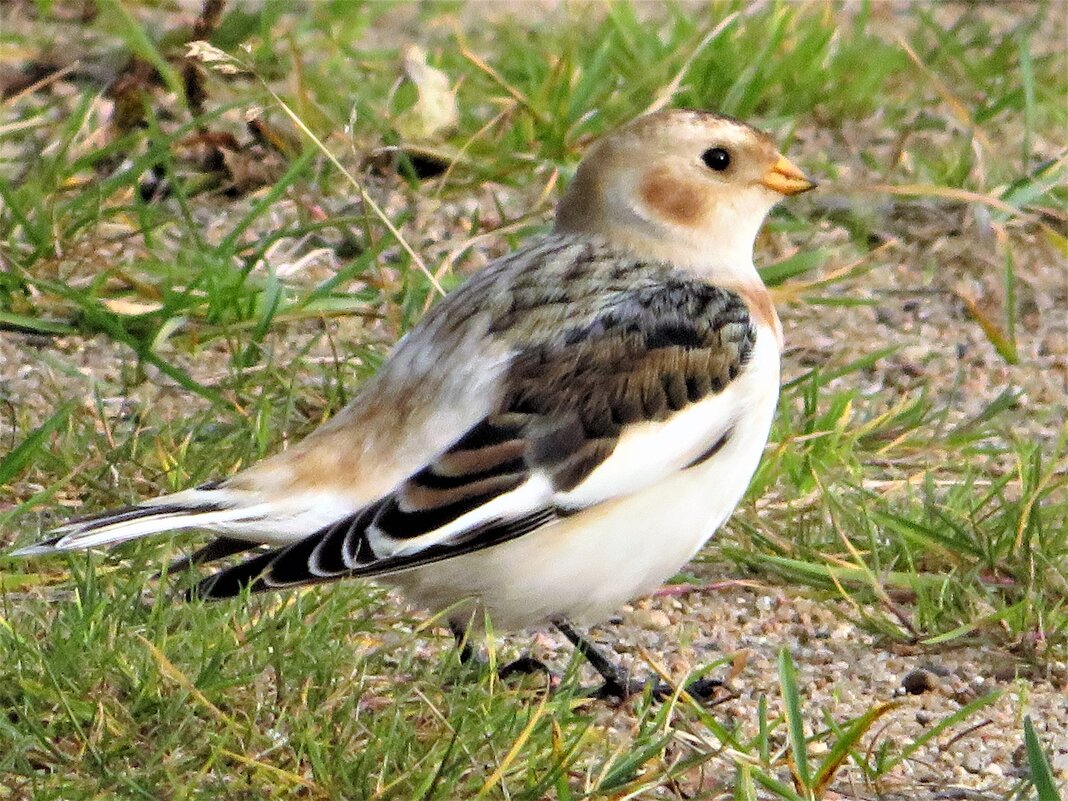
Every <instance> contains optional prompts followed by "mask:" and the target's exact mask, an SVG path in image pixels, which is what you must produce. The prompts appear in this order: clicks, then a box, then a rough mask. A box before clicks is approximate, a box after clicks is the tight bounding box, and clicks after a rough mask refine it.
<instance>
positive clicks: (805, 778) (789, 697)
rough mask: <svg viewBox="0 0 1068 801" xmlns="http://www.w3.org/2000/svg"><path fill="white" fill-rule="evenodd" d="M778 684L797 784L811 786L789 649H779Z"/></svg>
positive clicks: (798, 699)
mask: <svg viewBox="0 0 1068 801" xmlns="http://www.w3.org/2000/svg"><path fill="white" fill-rule="evenodd" d="M779 686H780V687H781V688H782V700H783V703H784V704H785V705H786V728H787V731H788V732H789V734H790V753H791V754H792V756H793V771H794V776H795V777H796V779H797V782H798V784H800V785H801V787H803V788H804V789H805V790H809V791H811V790H812V788H813V786H814V785H813V782H812V773H811V772H810V771H809V767H808V744H807V743H806V741H805V726H804V718H802V717H801V694H800V693H799V692H798V689H797V670H796V668H795V667H794V660H793V657H792V656H790V651H789V650H788V649H786V648H783V649H781V650H780V651H779Z"/></svg>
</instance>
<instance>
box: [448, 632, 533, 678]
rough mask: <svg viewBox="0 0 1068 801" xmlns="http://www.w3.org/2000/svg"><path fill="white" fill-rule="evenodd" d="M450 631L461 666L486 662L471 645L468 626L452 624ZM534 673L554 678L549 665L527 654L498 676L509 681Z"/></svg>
mask: <svg viewBox="0 0 1068 801" xmlns="http://www.w3.org/2000/svg"><path fill="white" fill-rule="evenodd" d="M449 630H450V631H451V632H452V636H453V638H454V639H455V640H456V647H457V649H458V650H459V652H460V664H461V665H468V664H471V663H476V664H483V663H484V661H485V660H484V659H482V658H481V655H480V654H479V653H478V651H477V650H476V649H475V648H474V646H472V645H471V641H470V635H469V632H468V629H467V627H466V626H462V625H460V624H459V623H454V622H450V623H449ZM532 673H545V674H546V675H548V676H549V677H550V678H552V675H553V672H552V671H551V670H550V669H549V666H548V665H546V664H545V663H544V662H542V661H541V660H540V659H537V658H535V657H533V656H531V655H530V654H527V655H526V656H521V657H519V658H518V659H516V660H514V661H512V662H509V663H508V664H507V665H505V666H504V667H502V668H500V669H499V670H498V671H497V676H498V677H500V678H502V679H507V678H510V677H512V676H527V675H530V674H532Z"/></svg>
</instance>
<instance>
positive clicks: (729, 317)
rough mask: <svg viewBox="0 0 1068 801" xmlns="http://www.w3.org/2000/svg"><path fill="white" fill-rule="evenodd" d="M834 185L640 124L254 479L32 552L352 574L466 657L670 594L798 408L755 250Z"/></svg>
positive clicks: (190, 492)
mask: <svg viewBox="0 0 1068 801" xmlns="http://www.w3.org/2000/svg"><path fill="white" fill-rule="evenodd" d="M815 185H816V184H815V182H814V181H813V180H812V179H810V178H809V177H807V176H806V175H805V173H804V172H802V171H801V170H800V169H799V168H798V167H797V166H795V165H794V164H793V163H792V162H791V161H789V160H788V159H787V158H786V157H785V156H784V155H782V153H781V152H780V151H779V149H778V148H777V147H776V145H775V142H774V140H773V139H772V138H771V137H770V136H769V135H768V134H766V133H764V132H762V131H760V130H758V129H757V128H754V127H752V126H751V125H749V124H747V123H744V122H742V121H739V120H736V119H734V118H731V117H728V116H725V115H721V114H717V113H714V112H711V111H703V110H690V109H671V110H665V111H657V112H653V113H649V114H646V115H644V116H641V117H638V118H637V119H635V120H632V121H631V122H629V123H628V124H626V125H624V126H622V127H621V128H619V129H617V130H615V131H614V132H612V133H609V134H608V135H606V136H604V137H603V138H601V139H600V140H598V141H597V142H596V143H595V144H593V145H592V146H591V147H590V149H589V150H588V152H587V154H586V155H585V157H584V158H583V159H582V160H581V162H580V164H579V166H578V168H577V170H576V172H575V174H574V177H573V179H572V181H571V182H570V184H569V186H568V187H567V189H566V191H565V192H564V193H563V195H562V197H561V200H560V202H559V204H558V206H557V210H556V215H555V222H554V224H553V226H552V228H551V230H550V232H549V233H547V234H545V235H543V236H541V237H540V238H536V239H533V240H532V241H530V242H529V243H527V244H526V245H525V246H523V247H521V248H519V249H517V250H515V251H514V252H511V253H509V254H507V255H504V256H503V257H501V258H499V259H497V260H495V261H493V262H491V263H490V264H489V265H488V266H486V267H484V268H483V269H481V270H480V271H478V272H476V273H475V274H473V275H472V276H471V277H469V278H468V279H467V280H466V281H465V282H464V283H462V284H461V285H460V286H459V287H458V288H456V289H455V290H453V291H452V292H450V293H449V294H447V295H446V296H445V297H443V298H442V299H441V300H440V301H439V302H437V303H436V304H435V305H433V306H432V307H431V309H430V310H429V311H428V312H427V314H426V315H425V316H424V317H423V318H422V319H421V320H420V321H419V322H418V323H417V324H415V325H414V326H413V327H412V328H411V329H410V331H409V332H408V333H407V334H406V335H405V336H404V337H402V338H401V339H400V340H399V341H398V342H397V343H396V345H395V346H394V348H393V349H392V351H391V353H390V354H389V356H388V358H387V359H386V361H385V362H384V363H383V364H382V366H381V368H380V369H379V370H378V372H377V373H376V374H375V375H373V376H372V377H371V378H369V379H368V380H367V381H366V382H365V383H364V385H363V387H362V388H361V391H360V392H359V393H358V394H357V395H356V397H355V398H354V399H353V400H352V402H351V403H349V404H348V405H347V406H345V407H344V408H342V409H341V410H340V411H339V412H338V413H337V414H335V415H334V416H333V417H332V418H330V419H329V420H327V421H326V422H325V423H323V424H322V425H321V426H320V427H318V428H317V429H315V430H314V431H313V432H312V433H310V434H309V435H308V436H307V437H305V438H304V439H303V440H301V441H299V442H298V443H296V444H295V445H293V446H291V447H289V448H288V449H287V450H284V451H282V452H280V453H277V454H275V455H272V456H268V457H267V458H265V459H263V460H262V461H259V462H257V463H254V464H252V465H250V466H248V467H246V468H245V469H243V470H241V471H240V472H237V473H236V474H234V475H232V476H230V477H228V478H222V479H220V480H217V481H213V482H209V483H205V484H201V485H199V486H196V487H194V488H191V489H186V490H183V491H179V492H175V493H172V494H168V495H163V496H161V497H157V498H153V499H149V500H143V501H140V502H138V503H135V504H133V505H131V506H128V507H126V508H122V509H117V510H113V511H106V512H103V513H99V514H93V515H90V516H86V517H81V518H78V519H74V520H71V521H70V522H67V523H65V524H63V525H61V526H59V527H58V528H56V529H54V530H52V531H51V532H49V536H48V538H47V539H45V540H44V541H42V542H40V543H38V544H36V545H31V546H29V547H25V548H21V549H19V550H18V551H16V552H15V554H16V555H19V556H42V555H46V554H55V553H62V552H69V551H81V550H85V549H90V548H98V547H103V546H113V545H116V544H118V543H122V542H126V541H130V540H136V539H140V538H143V537H148V536H150V535H155V534H160V533H163V532H173V531H178V530H183V529H200V530H203V531H206V532H210V533H212V534H213V535H215V538H214V539H212V540H211V541H209V542H208V543H207V544H206V545H204V546H203V547H201V548H199V550H196V551H195V552H194V553H192V554H191V555H190V556H187V557H185V558H183V559H179V560H177V561H176V562H175V563H174V564H172V565H171V568H170V569H171V571H172V572H177V571H181V570H186V569H190V568H194V567H196V568H197V569H200V566H203V565H207V564H209V563H212V562H216V561H218V560H223V559H226V558H228V557H233V556H236V555H237V554H245V560H244V561H238V562H237V563H236V564H234V563H227V564H228V565H229V566H225V567H223V568H222V569H220V570H218V571H217V572H215V573H212V574H210V575H207V576H205V577H203V578H200V579H199V580H198V581H196V583H195V584H194V585H193V586H192V588H191V589H190V590H188V592H187V595H188V597H189V598H190V599H205V600H218V599H225V598H233V597H235V596H239V597H246V593H258V592H263V591H268V590H278V589H283V588H287V587H299V586H305V585H312V584H320V583H324V582H330V581H334V580H338V579H344V578H362V579H371V580H374V581H377V582H380V583H382V584H385V585H387V586H390V587H394V588H397V589H399V590H400V591H401V592H402V594H404V595H405V596H406V597H407V599H408V600H409V601H410V602H411V603H412V604H414V605H415V606H418V607H422V608H425V609H428V610H430V611H432V612H442V610H444V615H445V617H446V618H447V621H448V624H449V626H450V628H451V629H452V631H453V633H454V635H455V636H456V638H457V642H458V644H459V645H460V646H461V649H462V651H461V654H462V656H463V657H469V656H470V655H471V650H470V648H469V645H468V638H470V637H474V636H477V635H480V634H481V633H482V632H483V631H484V630H485V629H486V625H485V623H486V621H487V620H488V621H489V622H490V623H491V624H492V629H493V631H496V632H502V631H508V630H525V629H531V628H535V627H539V626H555V627H556V628H557V629H558V630H559V631H561V632H562V633H563V634H564V636H565V637H566V638H567V639H568V640H570V641H571V642H572V644H573V645H574V646H575V648H576V649H577V650H578V651H579V653H581V654H582V655H583V656H584V657H585V658H586V659H587V660H588V661H589V663H590V664H591V665H592V666H593V667H594V668H595V669H596V670H597V671H598V672H599V673H600V674H601V676H602V677H603V679H604V682H605V683H604V685H603V687H602V692H603V693H604V694H606V695H614V696H617V697H621V698H624V697H627V696H628V695H629V694H631V693H632V692H635V691H636V687H640V686H641V685H640V683H636V682H634V681H633V680H631V679H630V678H629V675H628V674H627V673H626V672H625V671H624V670H623V668H622V667H621V666H620V665H618V664H616V663H614V662H613V661H612V660H611V659H609V658H608V657H607V656H606V655H605V654H603V653H602V652H601V651H600V650H599V649H598V647H596V646H595V644H594V643H592V642H591V641H590V639H589V638H588V637H587V636H586V635H585V634H583V633H582V631H581V630H580V629H581V627H583V626H589V625H593V624H596V623H598V622H603V621H604V620H605V619H607V618H609V617H610V616H611V615H612V614H613V613H614V612H615V611H616V610H617V609H618V608H619V607H620V606H621V605H623V604H625V603H627V602H629V601H630V600H632V599H634V598H636V597H639V596H641V595H644V594H648V593H650V592H652V591H653V590H655V589H656V588H657V587H659V586H660V585H661V584H662V583H663V582H665V581H666V580H667V579H669V578H670V577H671V576H673V575H674V574H675V573H676V572H678V570H679V569H680V568H681V567H682V566H683V565H685V564H686V563H687V562H688V561H689V560H690V559H691V558H692V557H693V556H694V555H695V554H696V553H697V552H698V550H699V549H700V548H701V547H702V546H703V545H704V544H705V543H706V542H707V541H708V540H709V539H710V538H711V537H712V536H713V535H714V534H715V532H716V531H717V530H718V529H719V528H720V527H721V526H722V525H723V524H724V522H725V521H726V520H727V519H728V518H729V516H730V515H731V514H732V512H733V511H734V509H735V507H736V506H737V505H738V503H739V502H740V501H741V499H742V496H743V494H744V493H745V491H746V489H747V488H748V485H749V483H750V481H751V479H752V476H753V474H754V472H755V470H756V468H757V466H758V463H759V461H760V458H761V456H762V453H763V451H764V448H765V446H766V444H767V439H768V436H769V431H770V427H771V424H772V420H773V416H774V413H775V409H776V406H777V402H778V397H779V388H780V355H781V351H782V346H783V329H782V325H781V323H780V320H779V317H778V315H777V313H776V310H775V307H774V305H773V302H772V298H771V296H770V293H769V292H768V290H767V288H766V287H765V285H764V283H763V282H762V280H761V278H760V274H759V273H758V272H757V269H756V267H755V266H754V261H753V249H754V243H755V239H756V236H757V233H758V231H759V229H760V227H761V226H762V224H763V221H764V219H765V217H766V216H767V214H768V213H769V212H770V210H771V209H772V208H773V207H774V206H775V205H776V203H778V202H779V201H780V200H782V199H783V198H785V197H788V196H791V195H796V194H799V193H801V192H806V191H808V190H810V189H812V188H814V187H815Z"/></svg>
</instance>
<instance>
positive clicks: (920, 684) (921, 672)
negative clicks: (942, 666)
mask: <svg viewBox="0 0 1068 801" xmlns="http://www.w3.org/2000/svg"><path fill="white" fill-rule="evenodd" d="M938 684H939V682H938V676H936V675H935V674H934V673H932V672H931V671H929V670H925V669H924V668H916V669H915V670H910V671H909V672H908V673H906V674H905V678H903V679H902V680H901V686H902V687H903V688H904V689H905V692H907V693H908V694H909V695H922V694H923V693H926V692H930V691H931V690H935V689H937V688H938Z"/></svg>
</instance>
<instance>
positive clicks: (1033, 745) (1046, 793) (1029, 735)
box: [1024, 715, 1061, 801]
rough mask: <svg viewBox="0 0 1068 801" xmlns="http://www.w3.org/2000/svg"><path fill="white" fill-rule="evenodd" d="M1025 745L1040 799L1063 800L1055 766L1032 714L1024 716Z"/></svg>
mask: <svg viewBox="0 0 1068 801" xmlns="http://www.w3.org/2000/svg"><path fill="white" fill-rule="evenodd" d="M1024 745H1025V746H1026V748H1027V764H1028V766H1029V767H1030V768H1031V784H1033V785H1034V788H1035V792H1036V793H1037V794H1038V801H1061V796H1060V793H1059V792H1057V788H1056V786H1055V785H1054V784H1053V768H1051V767H1050V764H1049V759H1047V758H1046V751H1045V749H1044V748H1042V743H1040V742H1039V740H1038V734H1037V733H1036V732H1035V724H1034V723H1032V722H1031V716H1030V715H1026V716H1025V717H1024Z"/></svg>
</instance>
